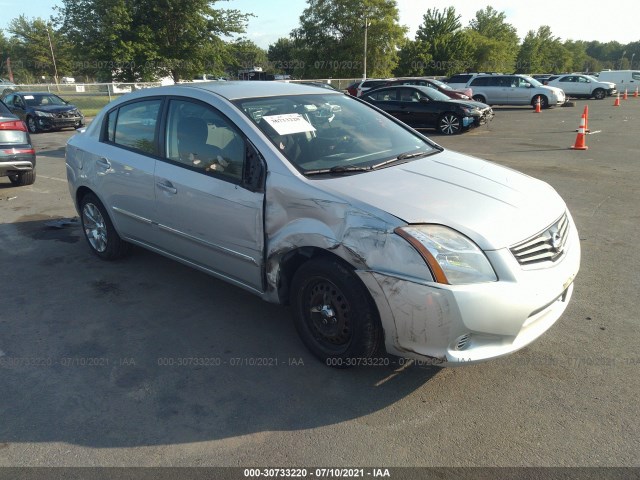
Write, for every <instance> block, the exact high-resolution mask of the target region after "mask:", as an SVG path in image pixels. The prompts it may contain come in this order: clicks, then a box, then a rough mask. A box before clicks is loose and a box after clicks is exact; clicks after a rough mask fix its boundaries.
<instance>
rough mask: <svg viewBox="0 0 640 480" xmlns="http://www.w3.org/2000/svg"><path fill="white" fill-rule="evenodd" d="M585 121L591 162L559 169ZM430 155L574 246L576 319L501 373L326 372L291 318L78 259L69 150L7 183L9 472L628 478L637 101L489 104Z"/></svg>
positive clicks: (173, 272)
mask: <svg viewBox="0 0 640 480" xmlns="http://www.w3.org/2000/svg"><path fill="white" fill-rule="evenodd" d="M585 105H588V106H589V128H590V130H591V132H592V133H591V134H590V135H587V138H586V143H587V146H588V147H589V149H588V150H586V151H576V150H570V149H569V146H571V145H572V144H573V143H574V141H575V138H576V129H577V127H578V124H579V122H580V115H581V114H582V111H583V108H584V106H585ZM495 111H496V117H495V119H494V120H493V121H492V122H491V123H490V124H489V125H487V126H483V127H480V128H478V129H475V130H472V131H470V132H468V133H465V134H462V135H456V136H444V135H438V134H433V133H432V132H430V131H427V132H426V133H427V134H428V135H431V138H433V139H434V140H435V141H436V142H438V143H440V144H441V145H443V146H445V147H447V148H450V149H453V150H458V151H461V152H464V153H467V154H471V155H474V156H478V157H482V158H486V159H489V160H492V161H495V162H497V163H499V164H502V165H505V166H508V167H512V168H514V169H517V170H520V171H522V172H525V173H527V174H530V175H532V176H535V177H537V178H540V179H542V180H544V181H546V182H548V183H550V184H551V185H552V186H553V187H554V188H555V189H556V190H557V191H558V192H559V193H560V195H561V196H562V197H563V198H564V200H565V201H566V203H567V204H568V207H569V209H570V211H571V213H572V214H573V217H574V219H575V221H576V224H577V226H578V229H579V232H580V239H581V244H582V267H581V271H580V273H579V274H578V277H577V279H576V283H575V291H574V297H573V300H572V303H571V304H570V305H569V308H568V309H567V311H566V313H565V314H564V316H563V317H562V318H561V320H560V321H559V322H558V323H557V324H556V325H555V326H554V327H553V328H552V329H551V330H550V331H549V332H548V333H547V334H545V335H544V336H543V337H542V338H540V339H539V340H538V341H537V342H535V343H533V344H532V345H531V346H529V347H527V348H525V349H523V350H521V351H520V352H518V353H516V354H514V355H511V356H509V357H506V358H503V359H499V360H494V361H490V362H487V363H483V364H479V365H475V366H467V367H461V368H449V369H439V368H435V367H428V366H420V365H416V364H413V363H410V362H409V363H407V362H404V361H402V360H401V359H397V358H392V359H391V360H390V362H389V365H387V366H381V367H358V368H352V369H349V370H335V369H331V368H328V367H326V366H324V365H323V364H321V363H319V362H318V361H317V360H315V358H313V357H312V356H311V354H310V353H308V351H307V350H306V348H305V347H304V345H303V344H302V342H301V341H300V340H299V338H298V336H297V334H296V332H295V329H294V326H293V323H292V320H291V312H290V311H289V310H287V309H286V308H282V307H279V306H276V305H271V304H268V303H265V302H262V301H261V300H260V299H258V298H257V297H254V296H252V295H251V294H249V293H247V292H245V291H242V290H240V289H238V288H235V287H233V286H230V285H228V284H226V283H223V282H221V281H218V280H216V279H213V278H211V277H208V276H206V275H204V274H202V273H200V272H197V271H195V270H192V269H189V268H187V267H185V266H182V265H180V264H178V263H176V262H173V261H171V260H168V259H166V258H163V257H161V256H158V255H155V254H153V253H150V252H147V251H143V250H141V249H135V251H134V253H133V255H131V256H130V257H128V258H126V259H124V260H122V261H118V262H115V263H106V262H102V261H100V260H98V259H97V258H96V257H95V256H94V255H92V254H91V252H90V250H89V248H88V246H87V245H86V242H85V240H84V239H83V238H82V232H81V231H80V228H79V226H78V223H77V222H74V221H73V218H74V217H75V216H76V215H77V214H76V212H75V210H74V207H73V204H72V202H71V199H70V197H69V192H68V189H67V184H66V174H65V160H64V144H65V142H66V140H67V139H68V138H69V137H70V136H71V135H73V134H74V132H73V131H63V132H55V133H46V134H38V135H34V136H33V137H32V139H33V141H34V144H35V146H36V148H37V153H38V169H37V170H38V177H37V179H36V183H35V184H34V185H32V186H28V187H12V186H11V184H10V183H9V181H8V179H6V178H1V179H0V254H1V255H2V257H1V258H2V269H1V271H0V282H1V285H2V287H0V304H1V305H2V307H1V309H0V378H1V379H2V381H1V385H2V386H1V387H0V389H1V391H2V398H3V400H2V401H1V402H0V418H2V422H0V466H160V465H162V466H241V467H248V466H380V467H393V466H461V467H462V466H640V457H639V456H638V452H639V451H640V403H639V402H638V401H637V397H638V392H639V391H640V351H639V350H638V342H637V339H638V338H639V334H640V321H639V319H638V314H637V311H636V310H637V298H638V291H640V276H639V275H638V271H640V250H638V249H636V248H635V246H636V242H637V239H638V238H640V226H639V225H640V213H639V212H638V205H640V190H639V189H638V182H639V181H640V162H638V150H639V148H640V142H639V140H638V127H637V125H638V122H639V121H640V98H629V99H628V100H626V101H622V106H621V107H617V108H616V107H613V99H605V100H602V101H595V100H590V101H578V102H577V105H576V106H575V107H573V108H572V107H567V108H554V109H550V110H543V111H542V112H541V113H534V112H533V110H532V109H531V108H525V107H521V108H520V107H516V108H500V107H496V108H495Z"/></svg>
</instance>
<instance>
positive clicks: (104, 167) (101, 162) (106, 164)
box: [96, 157, 111, 174]
mask: <svg viewBox="0 0 640 480" xmlns="http://www.w3.org/2000/svg"><path fill="white" fill-rule="evenodd" d="M96 165H97V166H98V168H99V169H100V170H101V171H100V172H98V173H102V174H104V172H107V171H109V170H111V162H110V161H109V160H107V159H106V158H105V157H100V158H99V159H98V161H97V162H96Z"/></svg>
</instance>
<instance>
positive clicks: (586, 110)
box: [576, 105, 591, 133]
mask: <svg viewBox="0 0 640 480" xmlns="http://www.w3.org/2000/svg"><path fill="white" fill-rule="evenodd" d="M582 116H583V117H584V133H590V132H591V130H589V105H585V106H584V111H583V112H582ZM578 131H580V128H578V130H576V132H578Z"/></svg>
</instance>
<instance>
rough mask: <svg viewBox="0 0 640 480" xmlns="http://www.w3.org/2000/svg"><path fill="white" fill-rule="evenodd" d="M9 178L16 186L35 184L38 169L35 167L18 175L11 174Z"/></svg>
mask: <svg viewBox="0 0 640 480" xmlns="http://www.w3.org/2000/svg"><path fill="white" fill-rule="evenodd" d="M9 180H10V181H11V183H12V184H13V185H14V186H16V187H23V186H25V185H33V184H34V182H35V181H36V170H35V168H34V169H33V170H31V171H29V172H22V173H18V174H17V175H9Z"/></svg>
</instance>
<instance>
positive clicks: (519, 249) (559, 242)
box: [511, 213, 569, 265]
mask: <svg viewBox="0 0 640 480" xmlns="http://www.w3.org/2000/svg"><path fill="white" fill-rule="evenodd" d="M568 238H569V219H568V218H567V214H566V213H565V214H564V215H562V217H560V219H559V220H558V221H556V222H554V223H553V225H551V226H550V227H548V228H546V229H545V230H543V231H542V232H540V233H539V234H537V235H534V236H533V237H531V238H530V239H528V240H525V241H524V242H520V243H519V244H517V245H514V246H513V247H511V253H513V256H514V257H516V260H517V261H518V263H519V264H520V265H535V264H538V263H543V262H555V261H556V260H558V259H559V258H560V257H561V256H562V254H563V253H564V248H565V246H566V244H567V239H568Z"/></svg>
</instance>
